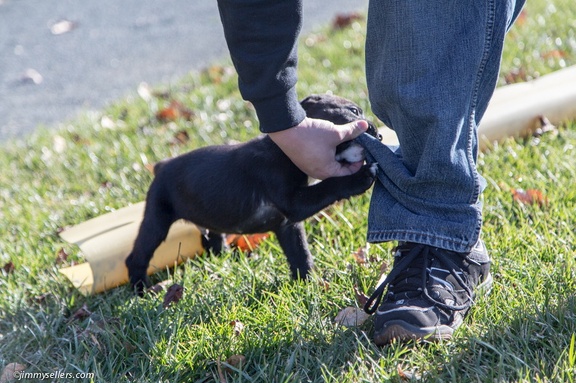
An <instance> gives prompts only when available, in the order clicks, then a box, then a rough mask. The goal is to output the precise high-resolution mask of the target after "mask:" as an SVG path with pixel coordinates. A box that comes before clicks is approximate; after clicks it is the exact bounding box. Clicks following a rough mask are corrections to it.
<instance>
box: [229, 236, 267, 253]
mask: <svg viewBox="0 0 576 383" xmlns="http://www.w3.org/2000/svg"><path fill="white" fill-rule="evenodd" d="M269 236H270V234H268V233H259V234H229V235H227V236H226V243H227V244H228V246H230V247H234V248H236V249H238V250H240V251H242V252H249V251H254V250H255V249H256V248H257V247H258V245H260V243H261V242H262V241H263V240H265V239H266V238H268V237H269Z"/></svg>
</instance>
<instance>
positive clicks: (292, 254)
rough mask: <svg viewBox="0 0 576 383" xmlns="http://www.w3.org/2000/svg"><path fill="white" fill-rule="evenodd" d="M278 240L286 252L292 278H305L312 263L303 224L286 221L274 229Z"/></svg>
mask: <svg viewBox="0 0 576 383" xmlns="http://www.w3.org/2000/svg"><path fill="white" fill-rule="evenodd" d="M275 233H276V237H277V238H278V242H279V243H280V246H281V247H282V250H284V254H286V259H287V260H288V264H289V266H290V271H291V273H292V278H293V279H306V278H307V277H308V273H309V272H310V269H311V268H312V266H313V265H314V261H313V260H312V254H310V250H309V249H308V242H307V241H306V232H305V231H304V224H303V223H302V222H298V223H287V224H284V225H282V226H280V228H279V229H277V230H276V231H275Z"/></svg>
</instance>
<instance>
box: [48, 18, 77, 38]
mask: <svg viewBox="0 0 576 383" xmlns="http://www.w3.org/2000/svg"><path fill="white" fill-rule="evenodd" d="M76 26H77V24H76V23H75V22H73V21H70V20H60V21H58V22H56V23H54V24H52V26H51V27H50V32H52V34H53V35H63V34H64V33H68V32H70V31H72V30H73V29H75V28H76Z"/></svg>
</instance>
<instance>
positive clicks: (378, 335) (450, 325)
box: [364, 241, 492, 345]
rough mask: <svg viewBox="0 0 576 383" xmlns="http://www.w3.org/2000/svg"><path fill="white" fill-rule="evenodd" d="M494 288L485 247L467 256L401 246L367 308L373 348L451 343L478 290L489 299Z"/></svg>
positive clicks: (423, 246)
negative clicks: (419, 342) (421, 342)
mask: <svg viewBox="0 0 576 383" xmlns="http://www.w3.org/2000/svg"><path fill="white" fill-rule="evenodd" d="M386 286H388V292H387V293H386V295H385V296H384V289H385V288H386ZM491 286H492V276H491V275H490V257H489V256H488V252H487V251H486V247H485V246H484V243H483V242H482V241H478V243H477V244H476V246H475V247H474V249H472V251H471V252H470V253H465V254H461V253H455V252H452V251H448V250H443V249H438V248H435V247H431V246H427V245H421V244H417V243H409V242H407V243H402V244H401V245H399V246H398V247H397V248H396V252H395V254H394V266H393V267H392V271H391V272H390V274H388V276H387V277H386V279H385V280H384V281H383V282H382V283H381V284H380V285H379V286H378V287H377V288H376V291H374V293H373V294H372V296H371V297H370V299H368V302H367V303H366V305H365V306H364V311H366V312H367V313H368V314H373V313H374V312H375V313H376V319H375V321H374V327H375V332H374V342H375V343H376V344H377V345H384V344H388V343H390V342H392V341H393V340H398V341H405V340H410V339H416V340H440V339H449V338H451V337H452V334H453V333H454V330H456V329H457V328H458V327H459V326H460V325H461V324H462V321H463V319H464V316H465V315H466V314H467V313H468V310H469V309H470V306H472V304H473V303H474V298H475V290H476V292H480V291H483V292H485V293H488V292H489V291H490V288H491ZM383 296H384V299H383V300H382V298H383ZM380 301H382V304H380ZM379 304H380V307H378V305H379Z"/></svg>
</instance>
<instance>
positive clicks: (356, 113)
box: [350, 107, 362, 116]
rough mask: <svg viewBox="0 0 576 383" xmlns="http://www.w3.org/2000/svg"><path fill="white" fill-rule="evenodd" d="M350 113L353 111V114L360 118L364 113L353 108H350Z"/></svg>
mask: <svg viewBox="0 0 576 383" xmlns="http://www.w3.org/2000/svg"><path fill="white" fill-rule="evenodd" d="M350 111H351V112H352V113H354V114H355V115H356V116H360V115H361V114H362V112H361V111H360V109H358V108H354V107H352V108H350Z"/></svg>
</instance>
